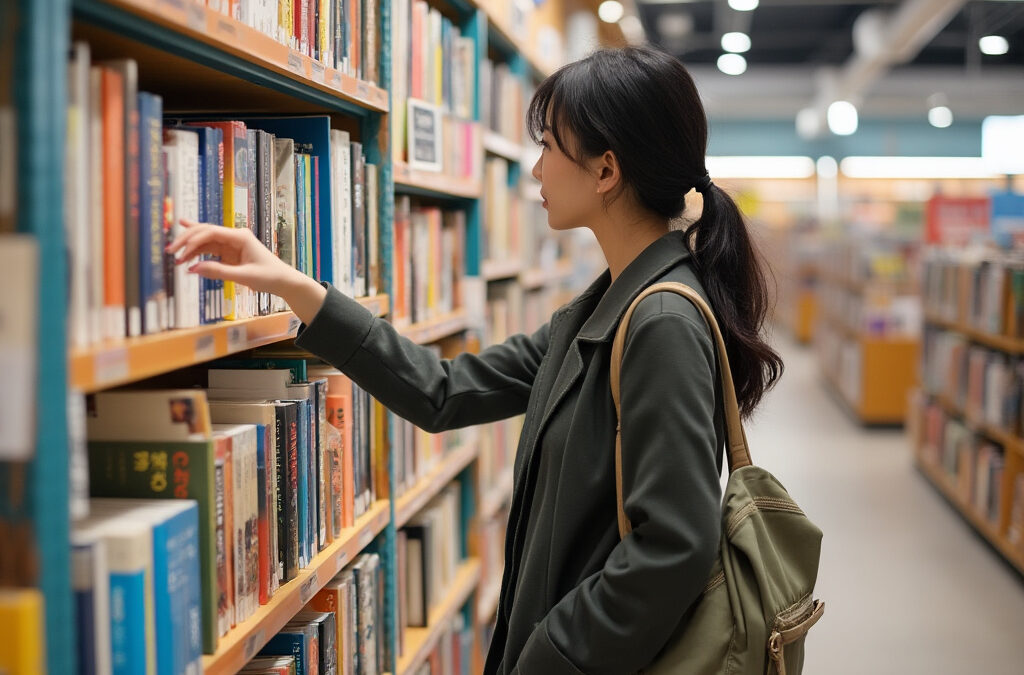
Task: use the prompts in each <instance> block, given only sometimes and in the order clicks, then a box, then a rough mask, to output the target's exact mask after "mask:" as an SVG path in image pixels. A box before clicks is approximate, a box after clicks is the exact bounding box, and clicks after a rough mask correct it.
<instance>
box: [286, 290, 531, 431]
mask: <svg viewBox="0 0 1024 675" xmlns="http://www.w3.org/2000/svg"><path fill="white" fill-rule="evenodd" d="M325 285H326V284H325ZM326 286H327V297H326V299H325V300H324V304H323V305H322V306H321V307H320V310H319V311H318V312H317V315H316V316H315V317H314V318H313V320H312V321H311V322H310V324H309V325H308V326H301V327H300V328H299V334H298V337H297V338H296V339H295V344H296V345H298V346H299V347H302V348H303V349H307V350H309V351H310V352H312V353H313V354H315V355H317V356H318V357H320V358H322V359H324V360H325V361H327V362H328V363H330V364H331V365H333V366H334V367H336V368H337V369H338V370H340V371H342V372H343V373H345V374H346V375H348V376H349V377H350V378H352V381H353V382H355V383H356V384H358V385H359V386H360V387H361V388H363V389H364V390H366V391H368V392H369V393H370V394H371V395H372V396H373V397H374V398H376V399H377V400H378V401H380V402H381V403H383V404H384V405H385V406H387V407H388V408H389V409H390V410H392V411H393V412H395V413H396V414H398V415H400V416H401V417H404V418H405V419H407V420H409V421H410V422H412V423H413V424H415V425H416V426H418V427H420V428H422V429H425V430H427V431H430V432H433V433H436V432H439V431H444V430H446V429H456V428H459V427H464V426H469V425H474V424H483V423H486V422H493V421H495V420H500V419H504V418H508V417H512V416H515V415H518V414H521V413H523V412H525V410H526V404H527V401H528V400H529V396H530V390H531V388H532V387H533V381H534V378H535V377H536V375H537V369H538V368H539V367H540V362H541V360H542V359H543V358H544V354H545V353H546V352H547V348H548V326H547V324H545V325H544V326H543V327H542V328H540V329H539V330H538V331H537V332H536V333H534V334H533V335H532V336H526V335H515V336H512V337H510V338H509V339H508V340H506V341H505V342H503V343H502V344H499V345H494V346H492V347H489V348H487V349H486V350H484V351H482V352H481V353H480V354H479V355H476V354H469V353H466V354H460V355H459V356H457V357H455V358H454V359H441V358H438V357H437V356H436V355H435V354H434V353H433V352H432V351H431V350H430V349H427V348H426V347H422V346H420V345H417V344H416V343H414V342H412V341H411V340H409V339H407V338H405V337H402V336H401V335H399V333H398V332H397V331H396V330H395V329H394V327H392V326H391V324H390V323H388V322H387V321H384V320H382V319H379V318H376V317H374V316H373V314H372V313H371V312H370V311H369V310H367V309H366V308H365V307H363V306H362V305H360V304H359V303H358V302H356V301H355V300H353V299H351V298H349V297H347V296H345V295H343V294H342V293H341V292H340V291H338V290H337V289H336V288H334V287H332V286H329V285H326Z"/></svg>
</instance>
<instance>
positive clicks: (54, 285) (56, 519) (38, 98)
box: [14, 0, 76, 673]
mask: <svg viewBox="0 0 1024 675" xmlns="http://www.w3.org/2000/svg"><path fill="white" fill-rule="evenodd" d="M18 10H19V12H20V21H21V25H20V26H19V30H18V31H17V37H16V40H17V44H16V47H15V65H14V99H15V109H16V114H17V129H18V145H19V148H20V152H19V153H18V179H19V180H18V221H17V222H18V230H19V231H21V232H24V233H28V234H31V235H33V236H34V237H35V238H36V241H37V243H38V246H39V261H40V265H39V284H38V288H39V311H38V312H37V313H36V316H37V324H36V328H37V331H38V333H37V334H38V348H39V354H38V369H39V370H38V374H37V383H38V384H37V391H36V401H35V403H36V452H35V457H34V459H33V460H32V461H31V462H30V463H29V466H28V471H27V478H28V481H27V482H28V493H27V499H28V504H27V505H28V513H27V516H28V517H29V518H30V519H31V520H32V523H33V530H34V533H35V548H36V553H37V555H38V561H39V578H38V587H39V589H40V590H41V591H42V593H43V597H44V599H45V609H44V611H45V625H46V636H45V645H46V663H47V669H48V670H49V671H50V672H52V673H73V672H75V653H76V650H75V634H74V631H73V630H68V627H69V626H74V625H75V623H76V622H75V620H74V613H73V611H72V603H71V547H70V510H69V505H68V486H69V467H68V434H67V345H66V341H65V335H66V317H65V313H64V311H63V308H64V307H65V306H66V303H67V297H66V291H65V288H66V283H67V275H66V271H65V270H66V266H65V265H64V260H65V257H66V247H65V241H64V239H65V237H64V202H63V199H62V196H63V194H64V135H65V125H66V121H67V120H66V115H65V111H66V110H67V105H66V98H65V97H66V95H67V91H66V82H67V53H68V17H69V11H68V0H18Z"/></svg>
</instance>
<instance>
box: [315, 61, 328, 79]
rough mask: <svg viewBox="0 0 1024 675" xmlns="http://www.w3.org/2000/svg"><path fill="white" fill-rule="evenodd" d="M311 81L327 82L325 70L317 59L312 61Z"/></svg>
mask: <svg viewBox="0 0 1024 675" xmlns="http://www.w3.org/2000/svg"><path fill="white" fill-rule="evenodd" d="M313 81H314V82H319V83H320V84H326V82H327V70H326V69H325V68H324V67H323V64H321V63H320V62H318V61H313Z"/></svg>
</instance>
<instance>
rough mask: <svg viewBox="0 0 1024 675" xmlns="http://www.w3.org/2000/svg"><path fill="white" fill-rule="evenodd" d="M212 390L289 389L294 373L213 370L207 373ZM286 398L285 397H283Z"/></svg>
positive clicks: (284, 371) (268, 370)
mask: <svg viewBox="0 0 1024 675" xmlns="http://www.w3.org/2000/svg"><path fill="white" fill-rule="evenodd" d="M207 384H208V385H209V387H210V389H248V388H260V387H270V388H274V389H277V388H278V387H281V388H283V387H287V386H288V385H289V384H292V371H291V370H288V369H287V368H281V369H269V368H268V369H258V368H253V369H251V370H249V369H245V368H238V369H231V368H211V369H210V370H209V371H207ZM282 398H284V397H282Z"/></svg>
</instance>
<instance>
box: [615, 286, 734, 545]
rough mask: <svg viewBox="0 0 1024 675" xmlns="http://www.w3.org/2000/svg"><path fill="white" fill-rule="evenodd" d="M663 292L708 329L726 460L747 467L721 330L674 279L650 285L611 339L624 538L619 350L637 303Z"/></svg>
mask: <svg viewBox="0 0 1024 675" xmlns="http://www.w3.org/2000/svg"><path fill="white" fill-rule="evenodd" d="M663 291H667V292H671V293H676V294H678V295H681V296H683V297H684V298H686V299H687V300H689V301H690V302H692V303H693V304H694V306H695V307H697V309H698V310H700V313H701V315H702V316H703V317H704V322H705V323H706V324H707V325H708V328H709V329H710V330H711V334H712V338H713V339H714V342H715V349H716V352H717V356H718V371H719V374H720V384H721V387H722V402H723V406H724V408H725V437H726V443H727V445H728V452H727V454H726V458H727V460H728V462H729V472H730V473H731V472H733V471H736V470H737V469H739V468H741V467H744V466H749V465H750V464H751V460H750V449H749V447H748V446H747V436H746V433H745V432H744V431H743V422H742V419H741V417H740V408H739V403H738V402H737V400H736V388H735V386H734V385H733V381H732V371H731V370H730V369H729V357H728V355H727V354H726V351H725V340H724V339H723V338H722V331H721V329H720V328H719V326H718V321H716V320H715V315H714V314H712V312H711V308H710V307H708V304H707V303H706V302H704V299H703V298H702V297H700V295H698V294H697V292H696V291H695V290H693V289H692V288H690V287H689V286H687V285H686V284H681V283H678V282H672V281H666V282H662V283H658V284H654V285H653V286H650V287H648V288H646V289H644V291H643V292H642V293H641V294H640V295H638V296H637V298H636V299H635V300H634V301H633V302H632V304H630V306H629V309H627V310H626V313H625V314H624V315H623V317H622V321H620V322H619V328H618V330H617V331H616V332H615V341H614V342H612V362H611V388H612V400H613V401H614V402H615V417H616V420H617V424H616V429H615V497H616V500H617V502H618V524H619V537H620V538H621V537H625V536H626V535H627V534H628V533H629V532H630V530H631V529H632V527H631V525H630V523H629V520H628V519H627V518H626V514H625V512H624V511H623V506H622V500H623V495H622V428H621V427H622V407H621V395H620V392H619V384H620V375H621V370H622V353H623V351H624V350H625V347H626V332H627V331H628V330H629V320H630V317H632V316H633V312H634V311H635V310H636V308H637V306H638V305H639V304H640V302H641V301H642V300H643V299H644V298H646V297H647V296H648V295H652V294H654V293H660V292H663Z"/></svg>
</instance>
